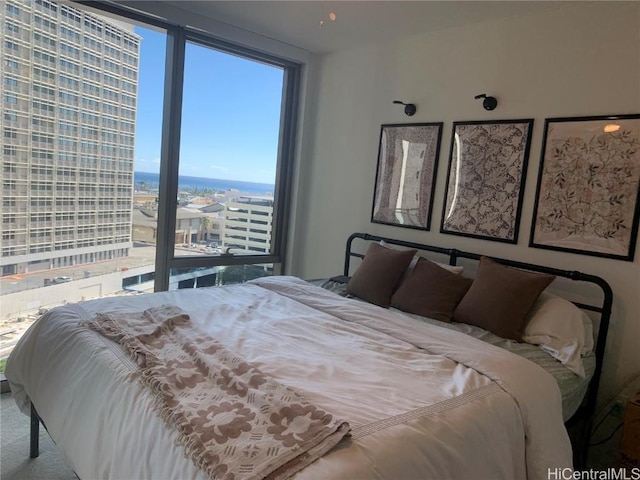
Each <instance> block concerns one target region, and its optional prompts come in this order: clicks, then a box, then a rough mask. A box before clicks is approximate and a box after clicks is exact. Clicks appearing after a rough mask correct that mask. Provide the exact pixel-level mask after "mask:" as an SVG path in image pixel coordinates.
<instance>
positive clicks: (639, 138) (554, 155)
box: [529, 114, 640, 261]
mask: <svg viewBox="0 0 640 480" xmlns="http://www.w3.org/2000/svg"><path fill="white" fill-rule="evenodd" d="M639 191H640V114H637V115H618V116H600V117H574V118H548V119H546V120H545V128H544V138H543V140H542V155H541V160H540V172H539V174H538V185H537V193H536V202H535V206H534V211H533V222H532V226H531V237H530V240H529V246H531V247H537V248H547V249H550V250H561V251H566V252H572V253H581V254H584V255H595V256H598V257H608V258H615V259H618V260H627V261H633V255H634V252H635V244H636V238H637V235H638V216H639V215H640V202H639V200H638V192H639Z"/></svg>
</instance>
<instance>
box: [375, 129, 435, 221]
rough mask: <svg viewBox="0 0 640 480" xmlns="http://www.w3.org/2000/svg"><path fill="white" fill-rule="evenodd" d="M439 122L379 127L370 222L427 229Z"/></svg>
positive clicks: (433, 181)
mask: <svg viewBox="0 0 640 480" xmlns="http://www.w3.org/2000/svg"><path fill="white" fill-rule="evenodd" d="M441 137H442V123H441V122H440V123H412V124H409V123H407V124H387V125H381V128H380V144H379V147H378V167H377V171H376V183H375V190H374V195H373V208H372V212H371V221H372V222H373V223H384V224H388V225H395V226H399V227H407V228H417V229H421V230H429V227H430V224H431V205H432V203H433V191H434V184H435V179H436V171H437V168H438V157H439V155H440V140H441Z"/></svg>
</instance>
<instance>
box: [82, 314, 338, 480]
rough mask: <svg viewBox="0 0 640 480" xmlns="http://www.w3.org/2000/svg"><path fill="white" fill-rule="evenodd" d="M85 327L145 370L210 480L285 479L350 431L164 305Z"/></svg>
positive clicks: (162, 408) (164, 413) (103, 317)
mask: <svg viewBox="0 0 640 480" xmlns="http://www.w3.org/2000/svg"><path fill="white" fill-rule="evenodd" d="M87 325H88V326H89V327H90V328H92V329H94V330H96V331H97V332H99V333H101V334H102V335H104V336H105V337H107V338H109V339H111V340H113V341H116V342H118V343H119V344H121V345H122V346H123V347H124V348H125V350H126V351H127V352H128V354H129V355H130V356H131V357H132V358H133V359H134V360H135V361H136V362H137V364H138V366H139V367H140V375H139V377H140V379H141V381H142V382H143V383H144V384H145V385H146V386H147V387H149V388H150V389H151V391H152V392H153V395H154V398H155V400H156V407H157V408H158V409H159V412H160V415H161V417H162V418H163V419H164V421H165V422H166V423H167V424H168V425H169V426H171V427H173V428H176V429H177V430H178V432H179V443H180V444H182V445H184V447H185V449H186V452H187V454H188V455H189V456H190V457H191V459H192V460H193V462H194V463H195V464H196V465H197V466H198V467H200V468H202V469H204V470H205V471H206V472H207V474H208V475H209V477H210V478H211V479H222V480H238V479H263V478H268V479H284V478H288V477H290V476H291V475H293V474H294V473H295V472H297V471H299V470H300V469H302V468H303V467H305V466H306V465H308V464H310V463H311V462H313V461H314V460H316V459H317V458H319V457H321V456H322V455H323V454H324V453H326V452H327V451H329V450H330V449H331V448H332V447H333V446H335V445H336V444H337V443H338V442H339V441H340V440H341V439H342V438H343V437H344V436H345V435H346V434H348V432H349V425H348V424H347V423H346V422H344V421H342V420H340V419H336V418H334V417H333V416H332V415H331V414H329V413H327V412H325V411H323V410H321V409H319V408H317V407H315V406H313V405H311V404H309V403H308V402H307V401H305V400H304V399H303V398H301V397H300V396H299V395H298V394H296V393H295V392H294V391H292V390H291V389H289V388H287V387H285V386H283V385H281V384H279V383H278V382H277V381H275V380H274V379H272V378H270V377H268V376H266V375H265V374H264V373H262V372H261V371H260V370H259V369H258V368H256V367H255V366H253V365H252V364H250V363H248V362H245V361H243V360H242V358H240V357H238V356H237V355H236V354H235V353H233V352H231V351H229V350H228V349H226V348H225V347H224V346H223V345H222V344H220V343H219V342H218V341H216V340H215V339H214V338H212V337H210V336H208V335H206V334H204V333H203V332H202V331H200V330H198V329H196V328H195V327H194V326H193V325H192V323H191V319H190V318H189V316H188V315H187V314H186V313H184V312H183V311H182V310H180V309H179V308H177V307H174V306H170V305H165V306H162V307H158V308H150V309H149V310H146V311H144V312H139V313H126V314H125V313H113V314H98V315H97V316H96V318H95V319H94V320H91V321H90V322H87Z"/></svg>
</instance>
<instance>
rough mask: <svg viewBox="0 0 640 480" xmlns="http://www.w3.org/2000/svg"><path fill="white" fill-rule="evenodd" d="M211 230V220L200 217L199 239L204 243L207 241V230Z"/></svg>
mask: <svg viewBox="0 0 640 480" xmlns="http://www.w3.org/2000/svg"><path fill="white" fill-rule="evenodd" d="M210 228H211V219H210V218H209V217H200V233H201V239H202V240H204V241H205V242H206V241H208V240H209V229H210Z"/></svg>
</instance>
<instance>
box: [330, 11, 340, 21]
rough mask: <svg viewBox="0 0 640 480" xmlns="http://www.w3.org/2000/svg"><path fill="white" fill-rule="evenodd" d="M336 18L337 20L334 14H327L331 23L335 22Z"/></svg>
mask: <svg viewBox="0 0 640 480" xmlns="http://www.w3.org/2000/svg"><path fill="white" fill-rule="evenodd" d="M336 18H338V17H337V16H336V14H335V12H329V20H331V21H332V22H335V21H336Z"/></svg>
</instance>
